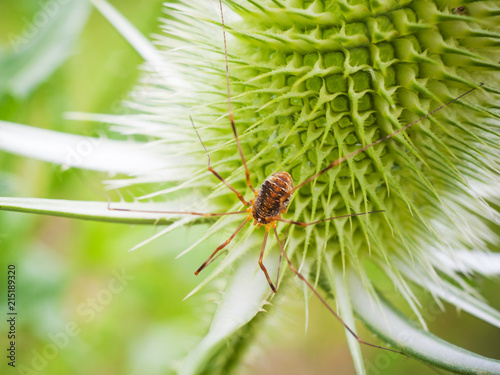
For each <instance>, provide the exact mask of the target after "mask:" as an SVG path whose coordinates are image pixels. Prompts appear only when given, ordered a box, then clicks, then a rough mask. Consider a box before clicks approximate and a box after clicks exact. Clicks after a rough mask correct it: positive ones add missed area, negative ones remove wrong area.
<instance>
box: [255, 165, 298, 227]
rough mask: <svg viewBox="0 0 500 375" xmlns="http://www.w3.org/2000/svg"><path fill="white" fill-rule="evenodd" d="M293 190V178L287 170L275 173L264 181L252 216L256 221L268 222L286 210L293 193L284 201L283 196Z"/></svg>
mask: <svg viewBox="0 0 500 375" xmlns="http://www.w3.org/2000/svg"><path fill="white" fill-rule="evenodd" d="M292 190H293V180H292V176H290V174H289V173H287V172H278V173H274V174H272V175H271V176H269V177H268V178H266V180H265V181H264V182H263V183H262V185H261V187H260V189H259V192H258V193H257V197H256V198H255V203H254V204H253V207H252V216H253V218H254V219H255V221H256V223H259V224H260V223H261V224H267V223H269V222H271V221H273V220H272V218H274V217H277V216H279V215H280V214H282V213H283V212H285V211H286V209H287V206H288V203H289V202H290V198H291V195H290V196H288V197H287V198H286V199H285V200H284V201H283V202H282V201H281V199H282V197H283V196H284V195H285V194H287V193H289V192H290V191H292Z"/></svg>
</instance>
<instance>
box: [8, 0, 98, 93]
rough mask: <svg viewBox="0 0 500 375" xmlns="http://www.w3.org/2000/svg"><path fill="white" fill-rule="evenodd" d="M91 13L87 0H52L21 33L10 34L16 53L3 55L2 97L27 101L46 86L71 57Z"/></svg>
mask: <svg viewBox="0 0 500 375" xmlns="http://www.w3.org/2000/svg"><path fill="white" fill-rule="evenodd" d="M89 11H90V4H89V2H88V1H87V0H69V1H64V2H58V1H49V2H46V3H45V5H44V6H43V7H42V8H41V9H40V10H39V11H38V12H37V13H36V14H35V15H34V16H33V17H32V19H31V22H30V23H29V24H28V25H27V27H26V28H25V30H24V31H23V32H22V33H20V34H19V35H9V39H10V43H11V45H12V47H13V49H14V52H13V53H11V54H4V55H3V56H1V55H0V98H1V97H2V96H3V95H5V94H6V93H10V94H12V95H13V96H15V97H18V98H25V97H27V96H28V95H29V94H30V93H31V92H32V91H33V90H34V89H35V88H36V87H37V86H38V85H39V84H41V83H43V82H44V81H45V80H46V79H47V77H49V76H50V75H51V74H52V73H53V72H54V71H55V70H56V69H57V68H58V67H59V66H60V65H61V64H62V63H63V62H64V61H65V60H66V59H67V58H68V57H69V56H70V55H71V53H72V51H73V46H74V44H75V41H76V40H77V38H78V35H79V34H80V32H81V30H82V28H83V26H84V25H85V23H86V22H87V18H88V15H89V13H90V12H89Z"/></svg>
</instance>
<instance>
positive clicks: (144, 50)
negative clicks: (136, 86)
mask: <svg viewBox="0 0 500 375" xmlns="http://www.w3.org/2000/svg"><path fill="white" fill-rule="evenodd" d="M90 1H91V2H92V4H93V5H94V6H95V7H96V8H97V10H98V11H99V12H101V14H102V15H103V16H104V17H105V18H106V19H107V20H108V21H109V23H111V24H112V25H113V27H114V28H115V29H116V31H118V32H119V33H120V34H121V35H122V36H123V38H125V40H126V41H127V42H129V43H130V45H131V46H132V47H133V48H134V49H135V50H136V51H137V53H138V54H139V55H141V56H142V58H143V59H144V60H146V61H148V62H149V63H151V64H153V66H155V67H157V68H159V67H160V66H161V65H162V64H163V63H164V59H163V58H162V57H161V55H160V54H159V53H158V50H157V49H156V48H155V46H154V45H153V44H152V43H151V42H150V41H149V40H148V39H147V38H146V37H144V35H142V34H141V33H140V31H139V30H137V29H136V28H135V26H134V25H133V24H132V23H130V21H129V20H127V19H126V18H125V17H124V16H123V15H122V14H121V13H120V12H118V11H117V10H116V9H115V8H114V7H113V6H112V5H111V4H109V3H108V2H107V1H105V0H90Z"/></svg>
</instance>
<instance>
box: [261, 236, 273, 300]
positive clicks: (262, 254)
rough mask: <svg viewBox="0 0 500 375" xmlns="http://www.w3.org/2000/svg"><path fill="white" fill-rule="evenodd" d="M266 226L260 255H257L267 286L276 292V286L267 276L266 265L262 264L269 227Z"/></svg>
mask: <svg viewBox="0 0 500 375" xmlns="http://www.w3.org/2000/svg"><path fill="white" fill-rule="evenodd" d="M267 228H268V227H266V234H265V236H264V242H263V243H262V250H261V251H260V256H259V266H260V269H261V270H262V271H263V272H264V275H266V279H267V282H268V283H269V286H270V287H271V290H272V291H273V292H274V293H276V287H275V286H274V285H273V282H272V281H271V278H270V277H269V274H268V273H267V269H266V266H264V263H263V261H262V259H263V257H264V249H265V248H266V241H267V236H268V235H269V229H267Z"/></svg>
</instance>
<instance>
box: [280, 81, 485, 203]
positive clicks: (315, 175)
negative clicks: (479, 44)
mask: <svg viewBox="0 0 500 375" xmlns="http://www.w3.org/2000/svg"><path fill="white" fill-rule="evenodd" d="M483 85H484V83H482V82H481V83H480V84H479V86H478V87H481V86H483ZM476 89H477V87H474V88H473V89H470V90H469V91H467V92H464V93H463V94H462V95H460V96H457V97H456V98H455V99H453V100H450V101H449V102H448V103H446V104H443V105H442V106H441V107H439V108H436V109H435V110H434V111H432V112H429V113H428V114H426V115H425V116H423V117H420V118H419V119H418V120H416V121H413V122H412V123H410V124H408V125H405V126H403V127H402V128H401V129H399V130H396V131H395V132H393V133H391V134H389V135H386V136H385V137H382V138H380V139H379V140H378V141H375V142H373V143H370V144H369V145H367V146H364V147H361V148H360V149H359V150H356V151H353V152H351V153H350V154H347V155H346V156H343V157H341V158H340V159H337V160H335V161H334V162H333V163H331V164H330V165H328V166H327V167H325V168H323V169H322V170H321V171H319V172H318V173H316V174H313V175H312V176H311V177H309V178H307V179H306V180H304V181H303V182H301V183H300V184H298V185H297V186H295V187H294V188H293V189H292V190H291V191H289V192H288V193H286V194H284V195H283V196H282V197H281V202H284V201H285V200H286V199H287V198H288V197H290V196H291V195H292V194H293V193H294V192H295V191H296V190H298V189H300V188H301V187H302V186H304V185H306V184H308V183H309V182H311V181H313V180H314V179H316V178H318V177H319V176H321V175H322V174H323V173H326V172H327V171H329V170H330V169H332V168H334V167H336V166H337V165H339V164H340V163H343V162H344V161H346V160H347V159H350V158H352V157H354V156H356V155H358V154H359V153H361V152H364V151H366V150H368V149H369V148H370V147H373V146H375V145H377V144H379V143H382V142H384V141H386V140H387V139H389V138H392V137H394V136H395V135H396V134H398V133H401V132H402V131H405V130H406V129H408V128H409V127H410V126H412V125H415V124H416V123H418V122H420V121H422V120H424V119H426V118H427V117H429V116H431V115H433V114H434V113H436V112H437V111H440V110H441V109H443V108H444V107H446V106H448V105H450V104H452V103H454V102H456V101H457V100H458V99H460V98H462V97H464V96H465V95H467V94H469V93H471V92H472V91H474V90H476Z"/></svg>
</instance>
